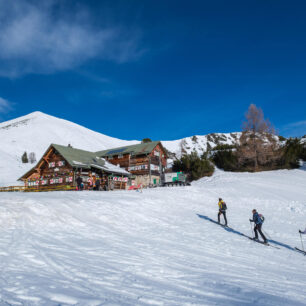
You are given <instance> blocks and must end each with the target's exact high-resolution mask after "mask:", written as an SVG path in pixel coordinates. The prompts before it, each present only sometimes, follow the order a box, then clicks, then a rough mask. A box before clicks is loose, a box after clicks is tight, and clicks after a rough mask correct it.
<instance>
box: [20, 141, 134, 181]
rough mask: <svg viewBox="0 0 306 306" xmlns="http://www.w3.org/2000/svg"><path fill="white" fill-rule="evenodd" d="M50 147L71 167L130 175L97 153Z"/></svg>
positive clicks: (55, 145) (56, 146)
mask: <svg viewBox="0 0 306 306" xmlns="http://www.w3.org/2000/svg"><path fill="white" fill-rule="evenodd" d="M51 147H53V148H54V149H55V150H56V151H57V152H58V153H59V154H60V155H61V156H62V157H63V158H64V159H65V160H66V161H67V163H68V164H69V165H70V166H72V167H73V168H82V169H91V168H96V169H101V170H104V171H106V172H109V173H117V174H124V175H130V173H129V172H128V171H126V170H125V169H122V168H120V167H117V166H115V165H113V164H111V163H109V162H108V161H106V160H105V159H103V158H101V157H100V156H99V155H98V154H97V153H94V152H89V151H85V150H80V149H75V148H72V147H68V146H62V145H58V144H51V145H50V146H49V148H48V150H49V149H50V148H51ZM48 150H47V151H46V153H47V152H48ZM46 153H45V154H46ZM45 154H44V155H45ZM42 159H43V157H42V158H41V159H40V160H39V162H38V163H37V165H39V164H40V162H41V161H42ZM37 165H36V166H35V167H33V168H32V169H30V170H29V171H28V172H26V173H25V174H24V175H23V176H22V177H21V178H19V180H20V179H22V178H23V177H25V176H26V175H27V174H29V173H31V172H33V171H35V168H36V167H37Z"/></svg>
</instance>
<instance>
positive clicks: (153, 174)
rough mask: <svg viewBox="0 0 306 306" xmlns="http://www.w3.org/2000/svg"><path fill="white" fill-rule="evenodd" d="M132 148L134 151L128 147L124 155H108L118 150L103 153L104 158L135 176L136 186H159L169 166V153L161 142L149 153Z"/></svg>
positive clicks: (152, 146)
mask: <svg viewBox="0 0 306 306" xmlns="http://www.w3.org/2000/svg"><path fill="white" fill-rule="evenodd" d="M139 146H143V144H140V145H139ZM130 147H131V148H132V149H133V150H132V149H131V150H130V151H129V146H127V147H126V149H125V150H124V151H123V152H122V153H120V152H119V153H118V154H113V153H112V154H108V152H115V151H116V149H110V150H108V152H105V151H103V153H102V157H104V158H105V159H107V160H108V161H109V162H111V163H112V164H114V165H119V166H120V167H122V168H125V169H126V170H127V171H128V172H130V173H131V174H132V175H133V176H134V181H135V182H134V183H135V184H142V185H144V186H148V185H158V184H159V183H160V177H161V175H162V174H163V173H164V172H165V169H166V166H167V153H166V150H165V149H164V147H163V146H162V144H161V142H156V143H155V144H153V145H151V147H150V149H149V151H145V152H142V150H141V149H140V150H139V151H138V150H137V145H134V146H130ZM122 150H123V149H122ZM118 151H120V150H118ZM143 151H144V150H143Z"/></svg>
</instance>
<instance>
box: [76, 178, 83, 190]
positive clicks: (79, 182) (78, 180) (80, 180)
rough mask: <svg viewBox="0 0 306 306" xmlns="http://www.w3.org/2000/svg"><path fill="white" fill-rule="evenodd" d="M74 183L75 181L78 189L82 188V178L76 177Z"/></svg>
mask: <svg viewBox="0 0 306 306" xmlns="http://www.w3.org/2000/svg"><path fill="white" fill-rule="evenodd" d="M76 183H77V186H78V190H82V183H83V179H82V178H81V177H80V176H78V177H77V179H76Z"/></svg>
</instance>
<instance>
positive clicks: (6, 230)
mask: <svg viewBox="0 0 306 306" xmlns="http://www.w3.org/2000/svg"><path fill="white" fill-rule="evenodd" d="M305 183H306V171H302V170H290V171H287V170H284V171H270V172H262V173H255V174H250V173H225V172H222V171H217V172H216V173H215V174H214V175H213V176H212V177H210V178H204V179H201V180H200V181H198V182H195V183H194V184H193V185H192V186H191V187H177V188H175V187H173V188H156V189H150V190H149V189H148V190H144V191H143V193H138V192H134V191H130V192H129V191H117V192H53V193H39V194H38V193H37V194H32V193H2V194H1V196H0V226H1V227H0V230H1V235H0V269H1V278H0V305H59V304H61V305H149V304H150V305H275V306H280V305H286V306H287V305H294V306H298V305H306V302H305V301H306V291H305V287H306V278H305V275H306V264H305V260H306V257H305V256H303V255H301V254H299V253H297V252H295V251H294V250H293V249H292V247H294V246H300V237H299V235H298V229H299V228H303V227H304V226H305V225H306V224H305V222H306V189H305ZM220 196H221V197H223V198H224V200H225V201H226V202H227V205H228V219H229V225H230V226H231V227H233V228H234V230H235V231H233V230H232V231H227V230H225V229H224V228H222V227H221V226H219V225H216V224H214V223H212V222H209V221H208V220H207V219H206V217H210V218H213V219H216V214H217V199H218V197H220ZM253 208H257V209H258V210H259V211H260V212H261V213H263V214H264V216H265V218H266V221H265V224H264V227H263V228H264V231H266V232H267V233H268V234H269V236H270V237H271V238H273V241H274V242H272V244H273V245H275V246H278V247H280V249H275V248H272V247H268V246H263V245H261V244H258V243H255V242H253V241H250V240H249V239H247V238H245V237H242V236H241V235H239V232H241V233H245V234H250V224H249V221H248V219H249V217H250V216H251V210H252V209H253ZM198 215H200V217H199V216H198ZM305 238H306V237H305ZM305 240H306V239H305ZM305 242H306V241H305Z"/></svg>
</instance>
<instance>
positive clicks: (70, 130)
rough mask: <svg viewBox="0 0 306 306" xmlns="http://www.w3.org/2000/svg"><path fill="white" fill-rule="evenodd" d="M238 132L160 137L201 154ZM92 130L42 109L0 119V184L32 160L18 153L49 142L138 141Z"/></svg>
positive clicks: (174, 148)
mask: <svg viewBox="0 0 306 306" xmlns="http://www.w3.org/2000/svg"><path fill="white" fill-rule="evenodd" d="M237 135H238V133H231V134H209V135H204V136H198V135H197V136H192V137H187V138H184V139H179V140H173V141H162V143H163V145H164V146H165V147H166V149H167V150H169V151H170V152H173V153H174V154H175V156H176V157H180V156H181V154H182V153H184V152H185V153H190V152H192V151H196V152H197V153H198V154H200V155H202V154H203V153H204V152H205V151H206V150H207V148H208V147H211V148H213V147H215V146H216V145H217V144H225V143H226V144H233V143H234V142H235V141H237V139H238V138H237ZM139 142H140V141H139V140H134V141H128V140H121V139H118V138H113V137H109V136H106V135H104V134H101V133H98V132H94V131H92V130H90V129H87V128H85V127H83V126H80V125H78V124H75V123H73V122H70V121H67V120H64V119H59V118H56V117H53V116H50V115H47V114H44V113H41V112H34V113H31V114H28V115H26V116H23V117H19V118H17V119H13V120H10V121H7V122H3V123H0V186H1V185H15V184H18V182H16V179H17V178H19V177H20V176H21V175H22V174H23V173H25V172H26V171H27V170H28V169H29V168H31V167H32V166H33V164H30V163H28V164H23V163H22V162H21V156H22V154H23V153H24V152H25V151H26V152H27V153H28V154H29V153H30V152H34V153H35V155H36V158H37V159H39V158H40V157H41V156H42V154H43V153H44V151H45V150H46V149H47V147H48V146H49V145H50V144H51V143H57V144H61V145H68V144H71V145H72V146H73V147H75V148H80V149H84V150H89V151H99V150H104V149H108V148H114V147H119V146H125V145H132V144H135V143H139Z"/></svg>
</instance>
